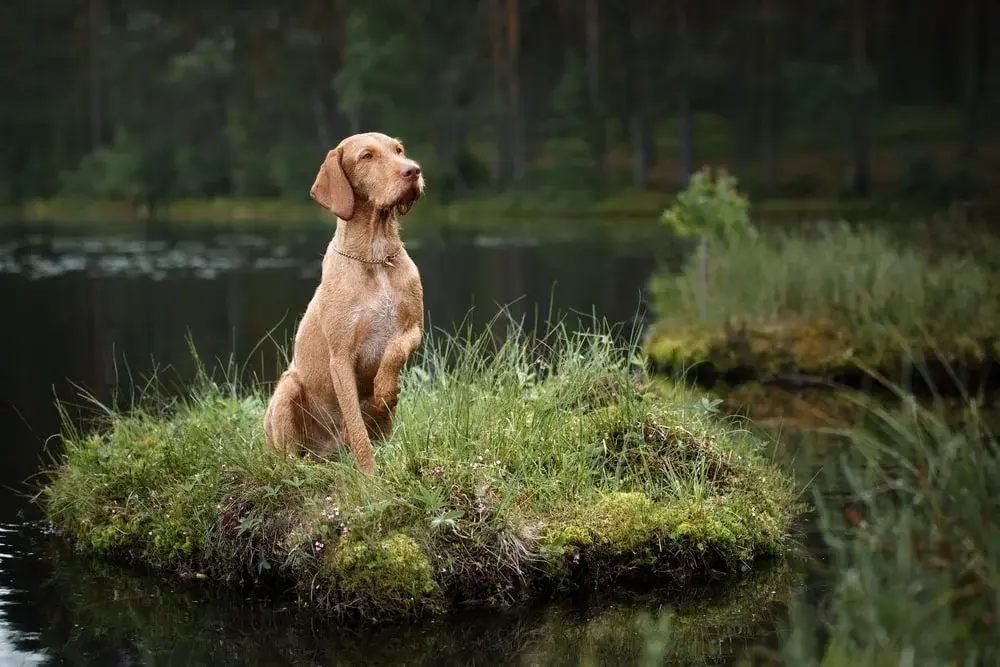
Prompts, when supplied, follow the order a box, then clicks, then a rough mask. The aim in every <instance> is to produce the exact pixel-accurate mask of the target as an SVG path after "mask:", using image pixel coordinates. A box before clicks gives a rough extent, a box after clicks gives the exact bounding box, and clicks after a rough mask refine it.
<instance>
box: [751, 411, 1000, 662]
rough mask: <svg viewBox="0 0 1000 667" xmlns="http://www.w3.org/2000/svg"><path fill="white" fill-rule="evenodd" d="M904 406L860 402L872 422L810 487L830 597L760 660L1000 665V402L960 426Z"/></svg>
mask: <svg viewBox="0 0 1000 667" xmlns="http://www.w3.org/2000/svg"><path fill="white" fill-rule="evenodd" d="M898 398H899V399H900V400H901V401H903V402H904V403H910V405H909V407H908V408H903V409H898V408H886V407H884V406H883V405H881V404H879V403H876V402H875V401H872V400H865V401H862V402H860V403H859V408H860V409H861V410H862V411H863V413H864V423H863V424H860V425H858V426H857V427H854V428H851V429H844V430H839V431H838V432H837V435H838V436H839V438H840V440H841V442H842V443H843V447H842V448H841V453H840V454H839V455H837V456H836V457H832V458H831V459H830V460H828V461H827V462H826V465H825V466H824V474H823V475H822V476H821V478H820V480H819V481H818V482H817V483H816V484H814V485H813V491H814V496H815V504H816V507H817V508H818V515H819V530H820V533H821V536H822V539H823V542H824V543H825V550H826V551H827V552H828V557H827V559H826V566H827V567H825V568H823V570H822V571H823V573H824V574H825V577H826V580H827V581H828V582H829V584H828V585H829V588H828V591H827V592H826V593H825V594H824V596H823V597H822V598H821V600H820V603H819V605H818V607H817V606H816V603H815V602H806V601H805V600H803V599H799V600H797V602H796V604H795V605H793V607H792V609H791V614H790V619H789V621H788V622H787V624H786V625H785V627H784V631H783V633H782V641H781V642H780V644H781V646H780V650H779V651H777V652H776V653H768V652H761V654H760V655H761V660H760V661H759V663H758V664H785V665H796V666H798V665H802V666H804V667H808V666H810V665H821V666H823V667H838V666H841V665H955V666H958V665H987V664H990V665H992V664H997V662H998V660H1000V519H998V517H1000V443H998V442H997V439H996V436H995V433H996V431H994V430H992V429H990V428H989V426H988V424H987V423H986V421H985V415H984V414H983V412H984V410H985V409H993V410H996V406H995V405H994V406H992V407H990V406H983V405H982V403H979V404H978V407H977V404H975V403H973V402H970V404H969V416H968V417H967V418H966V419H964V420H962V421H961V423H955V422H954V420H951V419H949V418H948V415H947V412H946V410H945V408H944V407H943V406H942V405H938V406H932V407H919V406H917V405H916V404H915V403H913V402H912V401H907V399H906V397H905V395H904V394H902V392H901V391H900V392H899V397H898ZM977 414H978V415H979V416H978V417H977ZM818 631H819V632H818ZM820 633H821V634H822V635H823V637H822V638H821V636H820Z"/></svg>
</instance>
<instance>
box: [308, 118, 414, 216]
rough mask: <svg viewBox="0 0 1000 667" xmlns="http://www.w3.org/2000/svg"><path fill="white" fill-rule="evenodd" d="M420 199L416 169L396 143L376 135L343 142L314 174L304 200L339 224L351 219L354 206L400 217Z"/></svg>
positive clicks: (397, 142) (361, 135)
mask: <svg viewBox="0 0 1000 667" xmlns="http://www.w3.org/2000/svg"><path fill="white" fill-rule="evenodd" d="M423 194H424V176H423V174H421V173H420V165H419V164H417V163H416V162H414V161H413V160H411V159H409V158H408V157H406V154H405V151H404V149H403V144H402V142H401V141H400V140H399V139H394V138H392V137H389V136H386V135H384V134H381V133H379V132H366V133H365V134H355V135H352V136H350V137H347V138H346V139H344V140H343V141H341V142H340V144H339V145H338V146H337V147H336V148H334V149H333V150H332V151H330V152H329V153H327V154H326V159H325V160H324V161H323V164H322V166H320V168H319V173H318V174H316V182H314V183H313V186H312V189H310V190H309V195H310V196H311V197H312V198H313V199H315V200H316V201H317V202H318V203H319V204H321V205H322V206H324V207H325V208H328V209H329V210H330V211H332V212H333V214H334V215H336V216H337V217H338V218H340V219H341V220H350V219H351V218H352V217H354V210H355V208H356V206H357V203H358V202H367V203H368V204H370V205H371V206H372V207H373V208H375V209H378V210H382V211H389V210H392V209H395V210H396V211H398V212H399V213H400V214H401V215H406V214H407V213H409V211H410V207H411V206H413V202H415V201H416V200H417V199H419V198H420V197H421V196H422V195H423Z"/></svg>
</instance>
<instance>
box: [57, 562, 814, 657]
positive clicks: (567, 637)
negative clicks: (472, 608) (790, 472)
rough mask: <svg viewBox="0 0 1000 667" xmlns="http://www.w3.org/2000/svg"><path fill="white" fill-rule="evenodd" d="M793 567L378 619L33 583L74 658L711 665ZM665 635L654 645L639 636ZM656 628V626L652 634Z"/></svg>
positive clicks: (783, 590) (139, 588)
mask: <svg viewBox="0 0 1000 667" xmlns="http://www.w3.org/2000/svg"><path fill="white" fill-rule="evenodd" d="M793 579H794V575H793V573H792V572H791V571H790V568H789V566H788V565H787V564H786V563H783V562H778V563H775V564H773V565H770V566H768V567H765V568H762V569H760V570H758V571H754V572H751V573H748V574H747V575H745V576H741V577H739V578H737V579H735V580H732V581H730V582H728V583H727V584H726V585H721V586H720V585H713V586H711V587H704V586H701V587H693V588H691V589H688V590H685V591H684V592H683V597H679V598H677V597H671V598H664V597H663V596H662V595H657V594H655V593H651V594H643V595H641V596H638V595H637V596H620V595H616V596H612V597H604V596H590V599H588V600H586V605H585V606H586V611H585V613H583V609H581V608H580V606H582V605H579V606H578V605H576V604H573V605H571V604H568V603H562V602H556V603H551V604H548V605H545V606H544V607H534V608H528V607H524V608H519V609H516V610H511V611H509V612H506V613H491V614H485V613H475V612H473V613H468V612H466V613H462V614H461V615H454V616H444V617H442V618H441V621H440V622H438V623H435V624H433V625H432V626H428V625H426V624H409V625H394V624H393V625H388V626H385V627H381V628H372V627H369V626H355V625H350V624H348V625H344V624H339V625H337V626H327V625H326V624H322V623H321V624H318V625H317V624H316V619H315V618H313V617H310V616H309V615H308V614H305V613H300V612H297V611H296V610H294V609H288V608H283V607H281V606H280V605H277V604H275V603H274V601H272V600H268V599H267V598H257V597H253V598H250V599H247V598H246V596H243V595H233V596H229V595H227V594H218V595H212V596H210V595H206V593H205V592H204V591H198V590H195V589H193V588H192V587H186V586H178V585H176V584H173V583H169V582H162V581H159V580H157V579H156V578H155V577H150V576H141V575H136V574H134V573H132V572H129V571H127V570H123V569H121V568H117V567H114V566H109V565H108V564H106V563H104V562H95V561H91V560H89V559H79V558H65V557H59V558H56V559H55V560H54V572H53V575H52V577H51V578H50V580H49V581H48V582H47V583H46V585H45V589H47V591H51V593H52V596H51V599H52V600H53V601H55V602H54V603H53V604H50V605H46V607H45V608H46V609H47V610H48V611H49V613H50V614H51V615H50V616H49V617H48V618H45V619H44V622H43V623H42V624H41V625H42V626H43V627H45V628H46V629H45V630H44V631H43V633H42V636H41V638H40V639H41V641H42V643H43V644H44V645H45V646H46V647H47V650H48V651H49V652H50V653H51V654H52V655H53V656H54V657H56V658H61V659H63V660H66V661H68V662H76V661H78V660H80V658H81V657H82V656H83V655H86V654H87V653H89V652H90V651H93V650H95V649H96V648H97V647H102V646H114V647H116V648H119V649H120V650H123V651H124V652H125V653H126V654H129V655H133V656H134V657H135V658H137V659H139V660H140V661H142V662H148V663H156V664H191V665H195V664H197V665H208V664H212V665H229V664H233V665H247V664H290V663H292V662H306V663H307V664H330V665H334V664H341V665H350V664H403V663H406V664H427V665H431V664H473V663H475V664H498V663H502V662H508V661H510V660H511V659H513V658H514V657H515V656H519V657H520V658H521V659H522V660H523V661H526V662H527V663H531V664H546V665H566V666H570V665H587V664H595V663H596V664H637V662H638V661H639V660H640V659H641V658H643V657H647V658H648V657H653V656H654V655H661V654H665V655H667V656H669V657H670V658H671V660H672V662H671V663H670V664H678V665H703V664H717V662H718V661H719V660H720V659H723V658H725V657H727V656H729V655H731V654H733V653H735V652H737V651H738V650H739V649H740V648H741V647H742V646H744V645H745V644H747V643H748V642H750V640H751V639H752V637H753V636H754V634H755V633H758V632H760V630H761V628H762V627H765V628H766V627H769V626H771V625H772V624H773V623H774V619H775V616H776V612H777V610H779V609H780V608H781V606H782V605H784V604H786V603H787V601H788V600H789V599H790V598H791V595H792V583H793ZM664 629H666V631H667V632H668V633H669V636H667V637H664V639H665V641H663V642H662V645H661V646H660V647H658V648H657V649H656V650H654V651H647V650H646V647H645V639H646V638H647V637H649V636H651V635H652V633H653V632H655V631H663V630H664ZM661 637H662V635H661Z"/></svg>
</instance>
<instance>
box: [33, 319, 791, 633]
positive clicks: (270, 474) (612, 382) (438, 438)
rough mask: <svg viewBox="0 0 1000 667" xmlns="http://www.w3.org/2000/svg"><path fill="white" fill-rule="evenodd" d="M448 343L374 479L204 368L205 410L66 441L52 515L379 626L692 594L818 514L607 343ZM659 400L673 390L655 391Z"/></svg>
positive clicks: (140, 552)
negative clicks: (286, 587)
mask: <svg viewBox="0 0 1000 667" xmlns="http://www.w3.org/2000/svg"><path fill="white" fill-rule="evenodd" d="M494 340H495V339H494V338H493V336H492V335H490V334H488V333H487V334H484V335H482V336H479V337H472V336H462V337H459V336H441V337H438V336H429V337H428V340H427V341H426V342H425V345H424V347H423V348H422V351H421V352H420V353H419V354H418V358H417V359H416V360H415V361H414V362H412V363H411V365H410V366H409V367H408V369H407V371H406V372H405V373H404V375H403V377H402V379H401V380H402V382H401V385H402V394H401V400H400V407H399V412H398V414H397V420H396V429H395V433H394V435H393V437H392V438H391V440H390V441H388V442H383V443H377V444H376V461H377V464H378V466H379V472H378V474H377V475H376V476H374V477H368V476H366V475H364V474H362V473H361V472H360V471H359V470H357V469H356V467H355V465H354V461H353V458H352V457H351V456H349V455H344V456H340V457H337V458H335V459H333V460H328V461H319V460H310V459H298V458H284V457H281V456H279V455H278V454H276V453H274V452H272V451H270V450H269V449H268V447H267V446H266V444H265V441H264V437H263V430H262V425H261V421H262V415H263V410H264V407H265V404H266V399H267V395H266V393H265V392H263V391H262V390H243V389H241V388H240V386H239V385H237V384H236V383H233V382H217V381H213V380H212V379H210V378H209V377H208V375H207V374H206V373H205V372H201V373H200V374H199V377H198V379H197V381H196V383H195V384H194V385H193V388H192V390H191V392H190V394H189V395H188V396H187V397H185V398H179V399H174V400H171V401H169V402H165V403H164V402H159V403H157V402H154V401H151V400H145V401H143V400H137V401H136V402H135V404H134V405H133V406H132V408H131V409H130V410H128V411H126V412H117V411H113V410H109V411H108V414H107V418H106V420H105V421H104V424H103V426H102V427H101V428H99V429H98V430H94V431H92V432H80V431H78V430H76V429H74V428H73V427H72V426H69V425H68V422H67V426H66V427H65V428H64V433H63V440H64V443H65V456H64V460H62V461H61V462H60V463H59V464H58V465H57V466H56V467H54V468H53V469H52V470H51V471H49V472H50V479H49V481H48V483H47V484H46V486H44V487H43V489H42V492H41V493H40V495H39V500H40V502H41V504H42V506H43V508H44V511H45V514H46V516H47V518H48V519H49V520H51V521H52V522H53V524H54V525H55V527H57V528H58V529H60V530H61V531H63V532H64V533H65V534H67V535H68V536H69V537H70V538H71V539H72V540H73V542H74V543H75V544H76V545H77V546H78V547H79V548H80V549H83V550H86V551H91V552H97V553H100V554H106V555H109V556H114V557H124V558H126V559H130V560H133V561H137V562H140V563H144V564H148V565H151V566H154V567H158V568H166V569H169V570H173V571H175V572H177V573H181V574H195V575H197V576H203V577H206V578H209V579H212V580H217V581H224V582H237V581H243V580H254V579H259V578H265V577H266V578H276V579H278V580H282V581H286V582H292V583H294V584H295V585H296V588H297V591H298V593H299V599H300V601H301V602H302V603H304V604H308V605H310V606H314V607H318V608H321V609H322V610H325V611H332V612H335V613H358V614H360V615H361V616H363V617H365V618H367V619H387V618H390V617H399V616H414V615H419V614H423V613H428V612H436V611H441V610H444V609H446V608H447V607H448V606H450V605H452V604H454V603H458V602H468V601H477V602H483V603H487V604H491V605H505V604H509V603H512V602H515V601H517V600H520V599H523V598H525V597H526V596H529V595H532V594H533V593H538V592H541V591H544V590H550V589H551V588H552V587H560V586H561V585H563V584H569V583H575V582H580V581H589V582H592V583H607V582H609V581H612V580H622V579H623V578H625V579H629V578H635V577H639V578H643V579H648V578H655V579H663V580H664V581H667V582H672V583H674V584H683V583H684V582H687V581H690V580H692V579H695V578H697V577H699V575H704V574H708V573H711V572H718V571H723V572H729V573H735V572H739V571H742V570H744V569H746V568H747V567H749V566H750V565H752V564H753V563H754V562H755V561H756V560H758V559H760V558H766V557H769V556H774V555H778V554H781V553H782V552H783V551H784V550H785V549H786V548H787V547H788V546H789V537H788V535H789V530H790V527H791V524H792V522H793V520H794V519H795V518H796V516H797V515H798V514H799V513H800V511H801V509H802V508H801V506H800V505H799V504H798V501H797V498H796V495H795V491H794V488H793V484H792V481H791V480H790V479H789V478H788V477H787V476H786V475H785V474H783V473H782V472H781V471H780V470H779V469H777V468H776V467H775V466H773V465H772V464H771V463H770V461H769V460H768V459H767V458H766V457H765V454H764V451H763V447H764V444H765V443H764V442H763V441H761V440H759V439H757V438H756V437H754V436H752V435H751V434H750V433H749V432H748V431H747V430H746V429H744V428H742V427H741V425H740V423H739V422H737V421H734V420H732V419H724V418H721V417H719V416H717V415H716V414H714V413H713V411H712V409H711V406H710V405H708V404H707V403H706V402H705V401H704V400H703V399H702V397H701V396H700V395H699V394H696V393H694V392H692V391H689V390H687V389H685V388H683V387H681V386H679V385H675V384H663V383H656V385H654V384H652V383H650V382H648V380H647V379H646V378H645V377H644V376H643V375H642V374H641V373H639V372H638V371H639V369H641V366H642V363H641V360H640V359H637V357H636V355H635V346H630V347H629V346H626V347H619V346H617V345H616V344H615V343H614V342H613V339H612V337H611V336H610V335H608V334H606V333H604V332H603V331H602V330H597V329H595V331H594V332H590V333H580V334H570V333H568V332H567V330H566V329H565V328H564V327H562V326H561V325H560V326H556V327H554V328H553V329H552V331H550V332H549V334H548V335H547V336H545V337H543V338H541V339H539V338H533V337H528V336H524V335H522V334H520V333H516V334H515V335H512V336H509V337H508V338H507V340H506V342H504V343H502V344H497V343H495V342H494ZM654 386H655V387H656V389H654Z"/></svg>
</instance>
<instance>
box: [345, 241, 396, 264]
mask: <svg viewBox="0 0 1000 667" xmlns="http://www.w3.org/2000/svg"><path fill="white" fill-rule="evenodd" d="M402 250H403V247H402V246H400V247H399V248H397V249H396V251H395V252H392V253H389V254H388V255H386V256H385V257H383V258H382V259H364V258H362V257H355V256H354V255H349V254H347V253H346V252H342V251H341V250H340V249H339V248H337V247H336V246H334V247H333V251H334V252H335V253H337V254H338V255H342V256H344V257H347V258H348V259H354V260H357V261H359V262H364V263H365V264H384V265H386V266H395V264H393V263H392V260H394V259H396V256H397V255H399V253H400V252H402Z"/></svg>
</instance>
